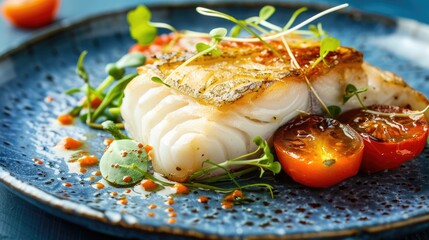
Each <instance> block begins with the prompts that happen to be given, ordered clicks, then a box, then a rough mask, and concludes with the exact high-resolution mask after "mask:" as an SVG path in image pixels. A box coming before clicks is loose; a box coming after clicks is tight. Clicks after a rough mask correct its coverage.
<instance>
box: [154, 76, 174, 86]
mask: <svg viewBox="0 0 429 240" xmlns="http://www.w3.org/2000/svg"><path fill="white" fill-rule="evenodd" d="M151 80H152V81H153V82H156V83H159V84H162V85H164V86H166V87H169V88H170V87H171V86H170V85H169V84H167V83H165V82H164V81H162V80H161V78H159V77H152V78H151Z"/></svg>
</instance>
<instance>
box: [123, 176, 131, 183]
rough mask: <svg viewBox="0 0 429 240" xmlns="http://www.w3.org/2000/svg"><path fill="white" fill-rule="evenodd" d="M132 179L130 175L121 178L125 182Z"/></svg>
mask: <svg viewBox="0 0 429 240" xmlns="http://www.w3.org/2000/svg"><path fill="white" fill-rule="evenodd" d="M132 180H133V178H132V177H131V176H125V177H123V178H122V181H124V182H126V183H128V182H131V181H132Z"/></svg>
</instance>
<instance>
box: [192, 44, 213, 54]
mask: <svg viewBox="0 0 429 240" xmlns="http://www.w3.org/2000/svg"><path fill="white" fill-rule="evenodd" d="M195 48H196V50H197V52H202V51H204V50H207V49H209V48H210V45H208V44H207V43H203V42H199V43H197V44H196V45H195Z"/></svg>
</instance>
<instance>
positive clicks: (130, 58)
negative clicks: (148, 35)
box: [116, 52, 146, 68]
mask: <svg viewBox="0 0 429 240" xmlns="http://www.w3.org/2000/svg"><path fill="white" fill-rule="evenodd" d="M145 63H146V56H145V55H144V54H143V53H139V52H133V53H128V54H126V55H124V56H123V57H121V59H119V60H118V61H117V62H116V66H117V67H118V68H127V67H139V66H141V65H144V64H145Z"/></svg>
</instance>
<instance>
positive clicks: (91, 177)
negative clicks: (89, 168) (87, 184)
mask: <svg viewBox="0 0 429 240" xmlns="http://www.w3.org/2000/svg"><path fill="white" fill-rule="evenodd" d="M87 180H88V181H94V180H95V177H94V176H89V177H88V178H87Z"/></svg>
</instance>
